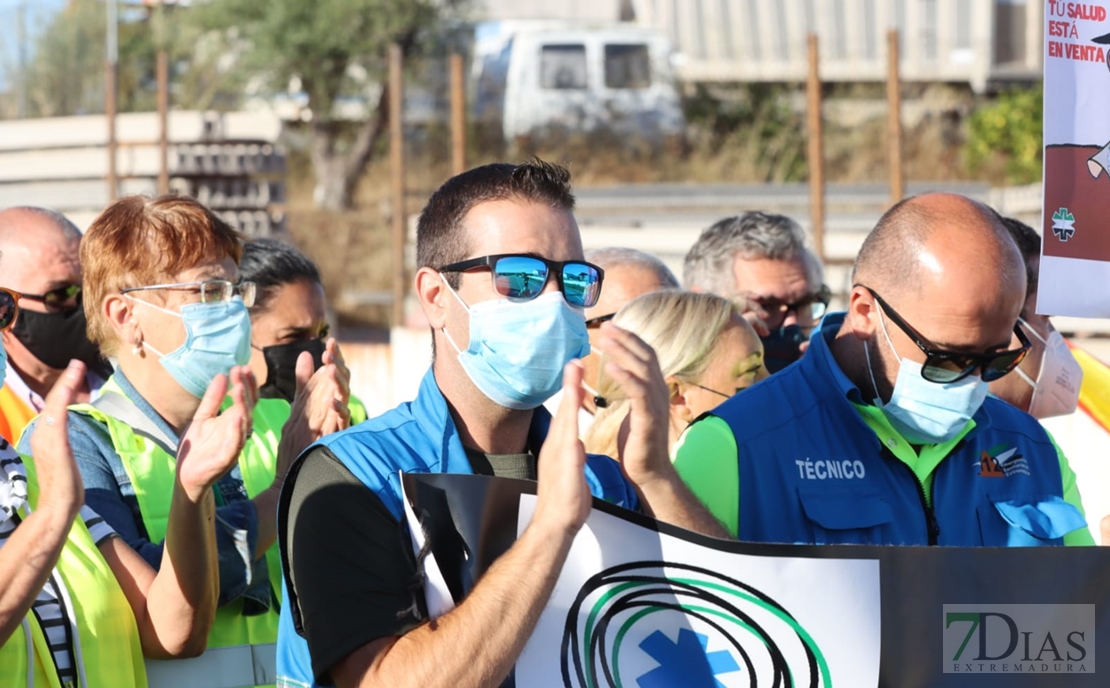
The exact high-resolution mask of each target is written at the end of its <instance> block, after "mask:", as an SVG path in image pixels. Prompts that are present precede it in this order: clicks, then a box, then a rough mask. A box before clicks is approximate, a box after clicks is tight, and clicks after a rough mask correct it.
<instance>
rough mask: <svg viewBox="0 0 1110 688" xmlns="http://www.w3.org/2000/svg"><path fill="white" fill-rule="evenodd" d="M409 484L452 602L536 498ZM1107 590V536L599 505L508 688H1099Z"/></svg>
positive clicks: (454, 483)
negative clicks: (1054, 543)
mask: <svg viewBox="0 0 1110 688" xmlns="http://www.w3.org/2000/svg"><path fill="white" fill-rule="evenodd" d="M403 482H404V486H405V494H406V498H407V499H408V500H409V501H410V502H411V503H412V505H413V508H412V510H411V512H410V514H412V515H410V517H409V519H408V520H409V527H410V528H411V529H416V530H420V531H421V532H422V534H423V535H424V536H425V537H426V538H427V539H426V540H425V541H424V546H422V547H421V549H422V550H424V552H423V556H421V557H419V558H420V560H421V561H422V562H423V564H422V565H423V566H424V568H425V571H427V566H428V562H429V561H431V557H432V556H433V555H434V557H435V560H436V561H437V562H438V566H440V567H442V571H440V572H439V573H440V574H442V575H436V576H435V579H437V580H439V581H441V583H439V585H440V586H441V589H440V590H438V591H436V593H435V594H436V595H437V596H439V597H441V598H442V597H450V598H452V599H453V600H454V602H456V603H460V602H462V601H463V600H464V599H465V597H466V594H467V593H468V592H469V590H470V589H471V588H472V587H473V586H474V585H475V584H476V582H477V581H480V579H481V575H482V573H483V572H484V571H485V570H486V569H487V568H488V567H489V566H490V564H492V562H493V561H494V560H495V559H496V558H497V557H498V556H500V555H501V554H502V553H504V552H505V551H506V550H507V549H508V548H509V547H511V546H512V543H513V542H514V540H515V539H516V537H517V536H518V534H519V533H520V532H522V530H523V528H524V527H526V525H527V523H528V522H529V519H530V516H531V513H532V509H533V507H534V505H535V497H534V496H533V495H534V494H535V486H536V484H535V483H533V482H528V481H521V480H506V479H502V478H491V477H486V476H474V475H450V474H432V475H415V474H406V475H405V476H403ZM416 515H419V518H418V519H417V517H416ZM429 580H431V579H429ZM1108 602H1110V549H1107V548H1103V547H1012V548H1005V547H872V546H849V545H839V546H812V545H768V544H753V543H743V542H736V541H731V540H717V539H713V538H708V537H704V536H701V535H697V534H694V533H690V532H688V531H684V530H681V529H679V528H675V527H673V526H669V525H667V524H664V523H659V522H657V521H654V520H652V519H649V518H647V517H645V516H642V515H640V514H636V513H633V512H630V511H627V510H624V509H621V508H618V507H615V506H612V505H610V504H606V503H604V502H601V501H599V500H594V510H593V512H592V513H591V515H590V518H589V520H588V521H587V523H586V525H585V526H584V527H583V529H582V530H581V531H580V532H579V534H578V536H577V538H576V539H575V542H574V545H573V546H572V548H571V551H570V554H569V555H568V558H567V561H566V564H565V565H564V566H563V569H562V571H561V573H560V575H559V578H558V581H557V583H556V585H555V590H554V592H553V593H552V596H551V598H550V600H549V601H548V603H547V605H546V607H545V608H544V611H543V613H542V614H541V616H540V619H539V622H538V624H537V626H536V628H535V630H534V631H533V632H532V634H531V636H530V638H529V641H528V644H527V646H526V647H525V650H524V652H523V654H522V655H521V657H520V658H519V660H518V661H517V663H516V668H515V670H514V674H513V676H511V677H510V679H509V680H508V681H507V682H506V684H505V685H506V686H512V685H515V686H520V687H521V688H525V687H527V688H617V687H620V688H663V687H668V686H682V687H683V688H731V687H733V686H798V687H805V688H833V687H842V688H868V687H874V686H882V687H884V688H885V687H887V686H889V687H891V688H895V687H896V688H918V687H920V688H924V687H925V686H929V687H931V688H971V687H972V686H974V687H975V688H1060V687H1061V686H1065V687H1069V688H1070V687H1074V688H1087V687H1090V688H1095V687H1097V688H1105V686H1106V684H1107V682H1106V679H1105V677H1104V676H1103V677H1100V676H1099V675H1098V674H1097V673H1096V667H1097V660H1098V656H1099V655H1100V654H1101V655H1103V657H1106V653H1110V615H1108V614H1105V613H1099V612H1100V611H1101V610H1102V609H1105V605H1106V604H1107V603H1108ZM430 609H431V605H429V610H430ZM1104 673H1105V671H1104Z"/></svg>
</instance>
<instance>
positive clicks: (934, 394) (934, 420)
mask: <svg viewBox="0 0 1110 688" xmlns="http://www.w3.org/2000/svg"><path fill="white" fill-rule="evenodd" d="M879 325H880V326H881V327H882V330H883V337H885V338H886V343H887V344H888V345H889V346H890V350H891V351H893V352H894V355H895V356H897V355H898V350H897V349H895V348H894V342H892V341H891V339H890V335H889V334H887V331H886V323H885V322H884V319H883V316H882V313H881V312H880V313H879ZM863 347H864V355H865V356H866V358H867V373H868V374H869V375H870V376H871V386H872V387H873V388H874V389H875V393H876V394H878V387H876V386H875V373H874V372H872V370H871V352H870V351H869V350H868V348H867V342H864V343H863ZM921 365H922V364H920V363H915V362H913V361H911V360H909V359H908V358H903V359H901V360H900V361H899V363H898V377H897V379H896V380H895V382H894V391H893V392H892V393H891V395H890V401H888V402H887V403H885V404H884V403H883V402H882V400H881V399H879V398H876V399H875V400H874V402H873V403H874V404H875V406H878V407H879V408H881V409H882V410H883V413H884V414H885V415H886V417H887V420H889V421H890V424H891V425H892V426H894V429H895V430H897V431H898V434H900V435H902V437H903V438H905V440H906V441H907V442H909V443H910V444H943V443H944V442H947V441H949V440H951V439H953V438H955V437H956V435H958V434H960V431H961V430H963V429H964V426H965V425H967V422H968V421H969V420H971V417H972V416H974V415H975V412H976V411H978V410H979V407H980V406H982V405H983V400H984V399H986V398H987V383H986V382H983V378H982V377H980V376H979V375H968V376H967V377H965V378H963V379H962V380H957V381H956V382H950V383H947V384H940V383H936V382H929V381H928V380H926V379H925V378H923V377H921Z"/></svg>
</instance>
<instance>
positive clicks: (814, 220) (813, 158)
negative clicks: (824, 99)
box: [806, 33, 825, 262]
mask: <svg viewBox="0 0 1110 688" xmlns="http://www.w3.org/2000/svg"><path fill="white" fill-rule="evenodd" d="M807 46H808V48H809V74H808V76H807V78H806V122H807V125H806V130H807V133H808V134H809V136H808V145H807V146H806V160H807V163H808V165H807V166H808V167H809V216H810V225H811V226H812V227H813V244H814V248H815V249H816V250H817V257H818V258H819V259H821V262H824V261H825V138H824V137H825V134H824V126H823V120H822V119H821V74H820V71H819V66H820V51H819V50H818V43H817V34H816V33H811V34H809V38H808V40H807Z"/></svg>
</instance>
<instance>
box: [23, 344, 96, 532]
mask: <svg viewBox="0 0 1110 688" xmlns="http://www.w3.org/2000/svg"><path fill="white" fill-rule="evenodd" d="M84 379H85V364H84V363H81V362H80V361H70V362H69V366H68V367H67V368H66V370H65V372H64V373H62V375H61V377H59V378H58V381H57V382H56V383H54V387H53V388H52V389H51V390H50V392H49V393H48V394H47V395H46V402H45V405H44V406H43V409H42V416H41V417H40V418H39V421H38V423H37V424H36V425H35V433H34V434H33V435H31V455H32V456H33V457H34V459H35V469H36V471H35V472H36V473H37V475H38V482H39V500H38V508H40V509H41V508H44V507H47V508H50V507H54V508H57V509H60V510H63V511H65V512H68V513H69V514H70V519H72V518H74V517H76V516H77V512H78V511H80V510H81V505H82V504H84V503H85V487H84V482H83V481H82V480H81V473H80V471H78V470H77V463H76V462H75V461H74V460H73V452H72V451H71V449H70V446H69V434H68V428H67V415H66V414H67V411H66V408H67V407H68V406H69V405H70V404H72V403H73V402H74V401H75V400H76V399H77V390H78V389H79V388H80V387H81V385H82V381H83V380H84Z"/></svg>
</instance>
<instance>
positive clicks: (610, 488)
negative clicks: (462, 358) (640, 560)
mask: <svg viewBox="0 0 1110 688" xmlns="http://www.w3.org/2000/svg"><path fill="white" fill-rule="evenodd" d="M550 423H551V415H550V414H549V413H548V412H547V411H546V410H545V409H544V408H543V407H542V406H541V407H539V408H537V409H536V410H535V411H533V415H532V427H531V428H530V430H529V433H528V449H529V451H531V452H532V454H533V455H534V456H537V457H538V456H539V453H540V446H541V445H542V444H543V440H544V438H545V437H546V436H547V430H548V426H549V425H550ZM315 446H323V447H327V448H329V449H330V450H331V452H332V453H333V454H335V456H336V457H337V458H338V459H339V460H340V461H342V462H343V465H344V466H346V467H347V469H348V470H350V471H351V473H353V474H354V475H355V476H356V477H357V478H358V479H359V480H361V481H362V482H363V483H365V484H366V486H367V487H369V488H370V490H371V491H373V492H374V494H376V495H377V496H378V499H380V500H381V502H382V504H384V505H385V507H386V508H387V509H389V511H390V513H391V514H393V517H394V518H396V519H397V520H398V522H401V521H402V520H403V518H404V507H403V503H402V501H401V500H402V499H403V496H402V490H401V479H400V476H399V475H398V473H399V472H401V471H403V472H405V473H463V474H471V473H473V470H472V469H471V467H470V460H469V459H468V458H467V456H466V451H465V450H464V449H463V446H462V442H461V441H460V440H459V434H458V430H457V429H456V428H455V423H454V420H453V419H452V418H451V414H450V413H449V412H448V409H447V401H446V399H444V397H443V393H442V392H440V391H439V386H438V385H437V384H436V381H435V376H434V374H433V372H432V371H431V370H429V371H428V373H427V375H425V376H424V380H423V381H422V382H421V384H420V391H419V393H418V394H417V397H416V399H415V400H414V401H411V402H406V403H404V404H401V405H400V406H398V407H397V408H395V409H393V410H392V411H388V412H387V413H385V414H383V415H381V416H378V417H377V418H372V419H370V420H367V421H365V422H363V423H359V424H358V425H356V426H354V427H351V428H348V429H347V430H344V431H343V432H339V433H335V434H334V435H329V436H327V437H325V438H323V439H321V440H320V441H319V442H317V443H316V445H315ZM586 482H587V484H588V485H589V487H590V492H591V493H592V494H593V495H594V496H595V497H598V498H600V499H604V500H606V501H608V502H612V503H613V504H616V505H617V506H622V507H624V508H626V509H638V508H639V502H638V499H637V496H636V492H635V490H634V489H633V487H632V485H631V484H630V483H629V482H628V481H627V480H626V479H625V477H624V474H623V473H622V472H621V468H620V464H619V463H617V462H616V461H614V460H613V459H610V458H609V457H607V456H588V457H587V459H586ZM284 530H285V529H284V527H282V529H281V532H280V533H279V536H278V537H279V542H280V541H283V539H284ZM282 586H283V589H282V599H283V600H286V604H284V605H282V608H281V618H280V621H279V627H278V650H277V674H278V687H279V688H282V686H288V687H289V688H301V687H302V686H315V685H316V683H315V682H314V680H313V672H312V667H311V661H310V658H309V654H308V644H307V643H306V642H305V639H304V638H303V637H301V635H300V634H298V633H297V631H296V627H295V625H294V623H293V616H292V612H291V607H292V606H293V604H292V602H291V598H290V596H289V591H288V581H287V580H283V581H282Z"/></svg>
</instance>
